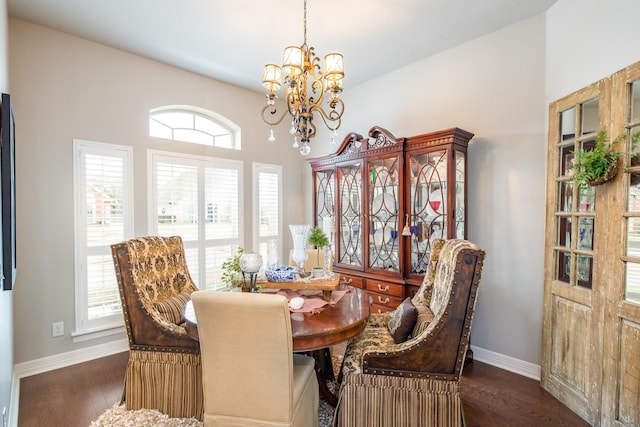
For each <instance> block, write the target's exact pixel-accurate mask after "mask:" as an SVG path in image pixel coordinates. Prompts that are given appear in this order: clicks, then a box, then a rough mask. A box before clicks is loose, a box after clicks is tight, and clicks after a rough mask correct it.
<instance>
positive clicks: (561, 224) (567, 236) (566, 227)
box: [557, 216, 571, 248]
mask: <svg viewBox="0 0 640 427" xmlns="http://www.w3.org/2000/svg"><path fill="white" fill-rule="evenodd" d="M557 244H558V246H564V247H565V248H570V247H571V217H570V216H561V217H560V218H558V237H557Z"/></svg>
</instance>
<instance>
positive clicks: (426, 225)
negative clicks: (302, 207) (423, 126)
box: [309, 127, 473, 313]
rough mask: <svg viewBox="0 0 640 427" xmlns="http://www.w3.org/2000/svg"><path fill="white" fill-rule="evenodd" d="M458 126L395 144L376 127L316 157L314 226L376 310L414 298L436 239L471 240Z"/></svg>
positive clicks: (465, 136)
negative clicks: (326, 235) (322, 232)
mask: <svg viewBox="0 0 640 427" xmlns="http://www.w3.org/2000/svg"><path fill="white" fill-rule="evenodd" d="M472 137H473V134H471V133H469V132H467V131H464V130H462V129H458V128H452V129H446V130H442V131H438V132H433V133H428V134H424V135H417V136H412V137H407V138H397V137H395V136H394V135H392V134H391V133H390V132H389V131H387V130H385V129H382V128H380V127H373V128H371V130H370V131H369V136H368V137H367V138H365V137H363V136H362V135H359V134H356V133H350V134H349V135H348V136H347V137H346V138H345V139H344V141H343V142H342V144H341V145H340V147H339V149H338V151H337V152H336V153H335V154H331V155H328V156H324V157H319V158H315V159H310V160H309V163H310V164H311V168H312V174H313V187H314V192H315V197H314V206H313V208H314V222H315V225H316V226H319V227H322V228H323V229H324V230H326V231H328V232H329V233H330V238H331V242H332V247H333V253H334V260H333V261H334V271H336V272H339V273H340V275H341V279H343V280H345V282H348V283H350V284H351V285H352V286H357V287H359V288H363V289H367V290H368V291H369V292H370V294H371V295H372V297H373V305H372V307H371V309H372V312H375V313H377V312H385V311H390V310H393V309H394V308H396V307H397V306H398V305H399V304H400V303H401V302H402V301H403V299H404V298H406V297H408V296H413V294H414V293H415V292H416V291H417V289H418V287H419V286H420V284H421V283H422V279H423V276H424V273H425V271H426V268H427V264H428V263H429V255H430V253H431V242H432V241H433V239H436V238H466V234H467V203H466V202H467V200H466V199H467V196H466V195H467V182H466V175H467V162H466V157H467V145H468V142H469V140H470V139H471V138H472Z"/></svg>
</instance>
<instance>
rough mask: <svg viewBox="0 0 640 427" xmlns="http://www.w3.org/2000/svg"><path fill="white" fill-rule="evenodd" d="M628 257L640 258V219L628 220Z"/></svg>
mask: <svg viewBox="0 0 640 427" xmlns="http://www.w3.org/2000/svg"><path fill="white" fill-rule="evenodd" d="M627 256H632V257H637V258H640V218H629V219H628V220H627Z"/></svg>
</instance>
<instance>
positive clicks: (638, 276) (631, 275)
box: [625, 262, 640, 303]
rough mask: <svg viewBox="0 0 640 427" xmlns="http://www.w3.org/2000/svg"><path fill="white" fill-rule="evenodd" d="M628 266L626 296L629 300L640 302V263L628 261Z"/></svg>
mask: <svg viewBox="0 0 640 427" xmlns="http://www.w3.org/2000/svg"><path fill="white" fill-rule="evenodd" d="M626 267H627V271H626V291H625V298H626V299H627V300H628V301H633V302H636V303H640V264H636V263H633V262H627V263H626Z"/></svg>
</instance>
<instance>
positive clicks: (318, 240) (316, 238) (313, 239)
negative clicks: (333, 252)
mask: <svg viewBox="0 0 640 427" xmlns="http://www.w3.org/2000/svg"><path fill="white" fill-rule="evenodd" d="M308 240H309V244H310V245H313V246H315V247H316V249H317V250H318V251H317V253H316V257H317V260H316V265H317V266H318V267H313V269H312V270H311V275H312V276H313V277H322V276H323V275H324V269H323V268H322V267H319V265H320V251H321V250H325V251H326V250H328V246H329V238H328V237H327V235H326V234H324V231H322V228H320V227H315V228H313V229H312V230H311V234H309V239H308Z"/></svg>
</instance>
